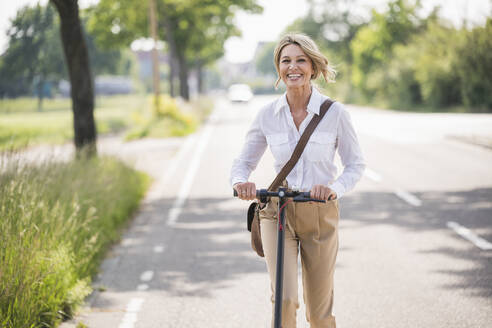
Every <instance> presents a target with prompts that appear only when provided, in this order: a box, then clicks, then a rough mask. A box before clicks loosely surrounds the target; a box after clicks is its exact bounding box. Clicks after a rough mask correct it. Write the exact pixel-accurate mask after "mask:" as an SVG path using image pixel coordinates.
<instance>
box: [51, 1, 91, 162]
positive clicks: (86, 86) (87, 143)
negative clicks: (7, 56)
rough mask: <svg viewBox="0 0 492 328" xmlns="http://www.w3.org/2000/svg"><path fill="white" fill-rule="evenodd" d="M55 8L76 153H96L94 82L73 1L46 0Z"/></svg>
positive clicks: (77, 11) (76, 7)
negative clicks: (65, 68) (66, 70)
mask: <svg viewBox="0 0 492 328" xmlns="http://www.w3.org/2000/svg"><path fill="white" fill-rule="evenodd" d="M50 1H51V2H52V3H53V4H54V5H55V7H56V9H57V10H58V14H59V15H60V22H61V27H60V30H61V39H62V44H63V50H64V53H65V60H66V64H67V67H68V73H69V76H70V95H71V97H72V110H73V127H74V140H75V148H76V150H77V154H78V155H80V151H81V150H82V149H84V148H87V150H86V151H87V155H89V156H93V155H95V154H96V153H97V148H96V138H97V136H96V124H95V121H94V81H93V79H92V74H91V70H90V63H89V54H88V51H87V46H86V43H85V39H84V35H83V32H82V26H81V23H80V18H79V6H78V1H77V0H50Z"/></svg>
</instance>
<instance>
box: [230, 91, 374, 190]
mask: <svg viewBox="0 0 492 328" xmlns="http://www.w3.org/2000/svg"><path fill="white" fill-rule="evenodd" d="M327 98H328V97H326V96H324V95H322V94H321V93H320V92H319V91H318V90H316V88H315V87H313V88H312V92H311V98H310V100H309V104H308V106H307V111H308V115H307V116H306V118H305V119H304V121H303V122H302V123H301V125H300V126H299V131H298V130H297V128H296V126H295V124H294V120H293V118H292V115H291V113H290V109H289V104H288V103H287V94H284V95H283V96H281V97H280V98H278V99H277V100H275V101H273V102H271V103H269V104H268V105H266V106H264V107H263V108H262V109H261V110H260V111H259V113H258V114H257V116H256V118H255V120H254V122H253V124H252V125H251V127H250V129H249V131H248V133H247V134H246V140H245V143H244V145H243V148H242V150H241V153H240V155H239V157H237V158H236V159H235V160H234V162H233V165H232V170H231V178H230V182H231V185H234V184H236V183H238V182H246V181H248V178H249V176H250V174H251V172H252V171H253V170H254V169H255V168H256V166H257V165H258V162H259V161H260V159H261V156H262V155H263V153H264V152H265V149H266V147H267V145H268V146H269V147H270V150H271V152H272V154H273V157H274V159H275V171H276V172H277V174H278V172H280V170H281V169H282V167H283V166H284V165H285V163H286V162H287V161H288V160H289V158H290V156H291V155H292V152H293V151H294V148H295V146H296V145H297V142H298V141H299V139H300V138H301V135H302V133H303V132H304V130H305V128H306V126H307V125H308V124H309V122H310V121H311V119H312V117H313V115H314V114H318V113H319V109H320V106H321V104H322V103H323V102H324V101H325V100H326V99H327ZM337 146H338V147H337ZM337 150H338V153H339V155H340V159H341V160H342V164H343V167H344V168H343V172H342V174H341V175H340V176H338V177H337V167H336V166H335V165H334V157H335V152H336V151H337ZM364 168H365V164H364V158H363V156H362V151H361V149H360V146H359V142H358V140H357V136H356V134H355V130H354V128H353V126H352V122H351V120H350V115H349V113H348V112H347V110H346V109H345V107H344V106H343V105H342V104H341V103H338V102H335V103H334V104H333V105H332V106H331V108H330V109H329V110H328V112H327V113H326V114H325V116H324V117H323V119H322V120H321V122H320V123H319V124H318V126H317V127H316V129H315V130H314V132H313V134H312V135H311V137H310V138H309V141H308V143H307V145H306V148H305V149H304V151H303V153H302V155H301V157H300V158H299V161H298V162H297V164H296V166H294V168H293V169H292V171H291V172H290V174H289V175H288V176H287V182H288V184H289V187H290V188H293V189H299V190H301V191H309V190H311V188H312V187H313V186H314V185H316V184H322V185H326V186H328V187H330V189H332V190H334V191H335V192H336V193H337V197H338V198H340V197H342V196H343V194H344V193H345V192H347V191H349V190H351V189H352V188H353V187H354V186H355V184H356V183H357V181H359V180H360V178H361V176H362V174H363V172H364Z"/></svg>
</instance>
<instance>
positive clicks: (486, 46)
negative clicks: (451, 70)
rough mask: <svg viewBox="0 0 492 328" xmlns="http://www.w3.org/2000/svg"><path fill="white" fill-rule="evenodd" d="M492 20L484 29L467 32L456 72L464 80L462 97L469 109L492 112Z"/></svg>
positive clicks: (477, 28) (479, 28)
mask: <svg viewBox="0 0 492 328" xmlns="http://www.w3.org/2000/svg"><path fill="white" fill-rule="evenodd" d="M491 34H492V19H491V18H488V19H487V22H486V24H485V26H479V27H475V28H474V29H473V30H472V31H466V40H465V42H464V43H463V44H462V45H461V46H460V47H459V49H458V55H457V58H459V61H458V64H457V65H456V69H457V71H458V74H459V76H460V78H461V95H462V97H463V102H464V104H465V105H466V106H470V107H475V108H476V109H480V110H482V111H488V112H492V93H491V90H492V77H491V75H490V72H491V71H492V39H491V37H490V35H491Z"/></svg>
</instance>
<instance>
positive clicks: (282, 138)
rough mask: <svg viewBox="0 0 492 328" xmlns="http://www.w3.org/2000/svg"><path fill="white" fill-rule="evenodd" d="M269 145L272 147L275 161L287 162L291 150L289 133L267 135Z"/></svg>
mask: <svg viewBox="0 0 492 328" xmlns="http://www.w3.org/2000/svg"><path fill="white" fill-rule="evenodd" d="M266 139H267V143H268V146H269V147H270V149H271V151H272V154H273V157H274V158H275V161H277V162H280V163H285V162H287V161H288V160H289V158H290V155H292V154H291V151H290V146H289V137H288V136H287V133H276V134H269V135H267V136H266Z"/></svg>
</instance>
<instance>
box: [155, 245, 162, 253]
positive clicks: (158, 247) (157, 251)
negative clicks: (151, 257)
mask: <svg viewBox="0 0 492 328" xmlns="http://www.w3.org/2000/svg"><path fill="white" fill-rule="evenodd" d="M162 252H164V246H163V245H156V246H154V253H162Z"/></svg>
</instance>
